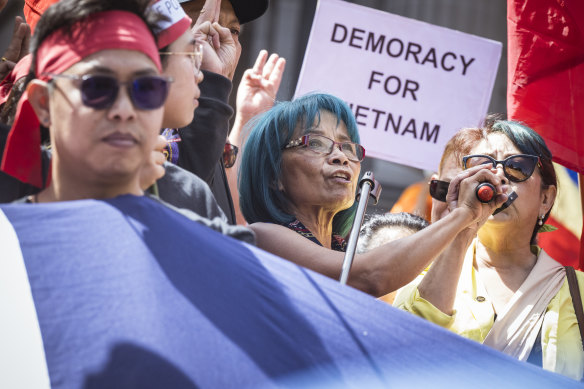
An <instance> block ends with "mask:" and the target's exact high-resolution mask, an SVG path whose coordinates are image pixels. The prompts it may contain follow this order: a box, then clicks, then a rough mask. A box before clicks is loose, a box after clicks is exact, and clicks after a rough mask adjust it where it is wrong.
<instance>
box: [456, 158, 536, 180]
mask: <svg viewBox="0 0 584 389" xmlns="http://www.w3.org/2000/svg"><path fill="white" fill-rule="evenodd" d="M484 164H492V165H493V168H495V169H496V168H497V165H498V164H501V165H503V173H504V174H505V177H507V178H508V179H509V181H512V182H522V181H525V180H527V179H528V178H529V177H531V175H532V174H533V171H534V170H535V167H536V166H537V165H538V164H539V157H538V156H536V155H529V154H516V155H512V156H510V157H508V158H505V159H504V160H502V161H497V160H496V159H494V158H493V157H490V156H488V155H467V156H466V157H463V158H462V166H463V167H464V168H465V169H468V168H471V167H473V166H478V165H484Z"/></svg>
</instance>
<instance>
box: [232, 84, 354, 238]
mask: <svg viewBox="0 0 584 389" xmlns="http://www.w3.org/2000/svg"><path fill="white" fill-rule="evenodd" d="M320 111H328V112H330V113H332V114H333V115H334V116H336V118H337V124H338V123H341V122H343V123H344V124H345V126H346V127H347V132H348V134H349V137H350V138H351V141H352V142H355V143H359V132H358V130H357V123H356V122H355V118H354V117H353V113H352V112H351V109H350V108H349V106H348V105H347V104H346V103H345V102H344V101H342V100H341V99H339V98H338V97H335V96H332V95H329V94H324V93H313V94H308V95H305V96H302V97H299V98H297V99H296V100H293V101H285V102H280V103H277V104H276V105H274V107H273V108H272V109H270V110H269V111H268V112H266V113H264V114H263V115H261V116H260V117H258V118H256V119H255V120H254V121H253V123H252V124H251V126H252V129H251V131H250V134H249V137H248V138H247V141H246V143H245V147H244V150H243V154H242V156H241V166H240V170H239V177H238V187H239V204H240V207H241V211H242V213H243V216H244V217H245V219H246V220H247V222H248V223H256V222H268V223H278V224H283V223H289V222H291V221H293V220H294V219H296V217H295V216H294V215H292V214H290V213H288V211H287V209H288V206H287V204H288V199H287V198H286V196H285V195H284V193H282V192H281V191H280V190H279V189H278V180H279V178H280V175H281V174H282V149H283V148H284V146H285V145H287V144H288V142H290V140H291V139H292V136H293V135H294V130H295V129H296V128H297V127H298V126H299V127H300V128H302V129H303V133H306V132H307V131H308V129H309V128H311V127H312V125H313V123H315V121H316V122H317V123H318V122H319V121H320ZM355 209H356V204H353V206H351V207H350V208H348V209H345V210H343V211H341V212H339V213H337V214H336V215H335V217H334V219H333V231H334V232H336V233H339V234H341V235H342V236H346V235H347V234H348V232H349V230H350V229H351V225H352V223H353V218H354V214H355Z"/></svg>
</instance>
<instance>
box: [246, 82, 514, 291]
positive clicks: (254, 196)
mask: <svg viewBox="0 0 584 389" xmlns="http://www.w3.org/2000/svg"><path fill="white" fill-rule="evenodd" d="M364 156H365V150H364V148H363V147H362V146H361V145H359V134H358V131H357V124H356V122H355V118H354V117H353V114H352V112H351V110H350V108H349V107H348V106H347V105H346V104H345V103H344V102H343V101H342V100H341V99H339V98H337V97H335V96H331V95H328V94H310V95H307V96H303V97H300V98H298V99H296V100H294V101H291V102H280V103H278V104H276V105H275V106H274V107H273V108H272V109H271V110H269V111H268V112H266V113H265V114H263V115H262V116H261V117H259V118H258V119H257V120H256V121H255V123H254V126H253V128H252V129H251V133H250V135H249V137H248V139H247V142H246V143H245V147H244V148H243V155H242V159H241V168H240V176H239V193H240V205H241V208H242V213H243V215H244V216H245V218H246V220H247V221H248V222H249V223H250V224H251V225H250V227H251V229H252V230H254V231H255V233H256V238H257V244H258V246H259V247H261V248H263V249H265V250H267V251H270V252H272V253H274V254H277V255H279V256H281V257H283V258H286V259H288V260H290V261H292V262H295V263H297V264H299V265H302V266H305V267H308V268H310V269H312V270H315V271H317V272H319V273H322V274H324V275H326V276H329V277H331V278H336V279H338V277H339V275H340V272H341V266H342V262H343V257H344V254H343V253H342V251H344V238H345V237H346V235H347V233H348V231H349V229H350V228H351V224H352V220H353V217H354V204H355V192H356V189H357V182H358V180H359V173H360V169H361V161H362V160H363V158H364ZM491 170H492V169H490V168H489V167H488V166H477V167H473V168H471V169H469V170H467V171H465V172H462V173H461V174H459V175H458V176H457V177H456V178H455V180H454V182H453V184H452V185H451V186H452V188H451V191H450V192H451V193H450V196H451V197H452V198H453V201H452V204H451V205H452V208H453V212H451V214H450V215H449V216H447V217H445V218H444V220H442V221H440V222H438V223H435V224H434V225H432V226H430V227H428V228H426V229H424V231H421V232H420V233H417V234H414V235H413V236H410V237H407V238H404V239H399V240H397V241H393V242H391V243H388V244H386V245H383V246H381V247H379V248H376V249H374V250H371V251H368V252H367V253H364V254H357V255H356V257H355V260H354V262H353V267H352V270H351V275H350V276H349V280H348V283H349V284H350V285H352V286H354V287H356V288H358V289H361V290H363V291H366V292H368V293H370V294H372V295H374V296H381V295H385V294H387V293H389V292H392V291H394V290H396V289H397V288H399V287H401V286H403V285H405V284H406V283H408V282H410V281H411V280H413V279H414V278H415V277H416V276H417V275H418V274H419V273H420V272H421V271H422V270H423V269H424V268H425V267H426V266H427V265H428V263H429V262H430V261H431V260H432V259H433V258H434V257H435V256H436V255H437V254H438V253H440V251H442V250H443V249H444V248H445V247H446V246H447V245H448V243H450V241H451V240H452V239H453V238H454V237H455V236H456V235H457V234H458V233H459V232H460V231H462V230H463V229H465V228H467V227H468V226H469V225H471V224H474V223H477V222H480V221H481V220H483V219H484V218H486V217H488V215H490V214H491V213H492V212H493V210H494V209H495V207H496V206H497V205H500V204H501V203H502V202H503V201H505V200H506V196H505V195H500V196H498V198H497V201H496V202H495V203H489V204H481V203H480V202H478V200H476V198H475V196H474V187H476V185H477V184H478V183H479V182H481V181H490V182H492V183H493V184H495V185H496V186H497V191H498V192H499V193H504V188H503V187H502V185H500V184H499V183H497V182H496V176H495V175H494V173H493V172H492V171H491ZM454 208H456V209H454Z"/></svg>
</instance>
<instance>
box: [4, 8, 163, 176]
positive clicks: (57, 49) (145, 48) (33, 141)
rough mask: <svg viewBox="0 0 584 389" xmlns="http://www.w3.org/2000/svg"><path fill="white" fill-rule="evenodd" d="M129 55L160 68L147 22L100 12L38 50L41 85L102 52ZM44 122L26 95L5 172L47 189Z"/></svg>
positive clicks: (131, 15) (119, 13) (59, 32)
mask: <svg viewBox="0 0 584 389" xmlns="http://www.w3.org/2000/svg"><path fill="white" fill-rule="evenodd" d="M110 49H122V50H123V49H125V50H134V51H139V52H142V53H144V54H146V55H147V56H148V57H149V58H150V59H151V60H152V62H154V64H155V65H156V67H157V68H158V70H160V69H161V66H160V56H159V54H158V48H157V47H156V43H155V41H154V38H153V37H152V34H151V32H150V30H149V29H148V27H147V26H146V24H145V23H144V21H143V20H142V19H141V18H140V17H139V16H138V15H136V14H134V13H131V12H126V11H105V12H98V13H95V14H93V15H91V16H89V17H88V18H87V19H84V20H83V21H80V22H77V23H76V24H74V25H73V27H72V28H71V35H68V34H66V33H65V32H64V30H63V29H60V30H57V31H55V32H54V33H52V34H51V35H49V36H48V37H47V38H46V39H45V40H44V41H43V43H42V44H41V45H40V47H39V48H38V50H37V53H36V54H37V56H36V58H37V63H36V65H37V66H36V75H37V79H40V80H45V81H46V80H48V79H49V78H50V77H49V76H46V75H45V73H57V74H59V73H62V72H64V71H65V70H67V69H69V68H70V67H71V66H73V65H74V64H76V63H78V62H79V61H81V60H82V59H83V58H85V57H88V56H89V55H91V54H94V53H96V52H98V51H102V50H110ZM39 126H40V123H39V120H38V118H37V116H36V114H35V112H34V110H33V108H32V106H31V105H30V102H29V101H28V93H27V92H25V93H24V94H23V95H22V97H21V99H20V101H19V103H18V108H17V112H16V118H15V121H14V124H13V125H12V129H11V130H10V134H9V135H8V139H7V141H6V147H5V149H4V156H3V159H2V166H1V170H3V171H4V172H6V173H7V174H9V175H11V176H13V177H16V178H18V179H19V180H20V181H23V182H26V183H30V184H32V185H34V186H36V187H39V188H42V187H43V180H42V165H41V148H40V146H41V137H40V128H39Z"/></svg>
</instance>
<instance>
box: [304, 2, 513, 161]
mask: <svg viewBox="0 0 584 389" xmlns="http://www.w3.org/2000/svg"><path fill="white" fill-rule="evenodd" d="M501 49H502V45H501V43H500V42H495V41H492V40H488V39H484V38H480V37H476V36H473V35H469V34H465V33H461V32H458V31H454V30H450V29H447V28H444V27H438V26H434V25H431V24H428V23H424V22H420V21H417V20H412V19H408V18H405V17H401V16H397V15H392V14H389V13H387V12H383V11H379V10H374V9H371V8H367V7H363V6H360V5H355V4H351V3H347V2H344V1H339V0H320V1H319V3H318V6H317V9H316V14H315V16H314V21H313V24H312V29H311V32H310V38H309V40H308V46H307V48H306V53H305V55H304V62H303V64H302V70H301V72H300V77H299V79H298V85H297V86H296V92H295V96H301V95H303V94H306V93H308V92H313V91H319V92H326V93H331V94H333V95H336V96H338V97H340V98H342V99H343V100H345V101H346V102H347V103H348V104H349V105H350V106H351V109H352V111H353V113H354V114H355V118H356V119H357V123H358V125H359V134H360V136H361V143H362V144H363V146H364V147H365V149H366V153H367V155H368V156H373V157H376V158H381V159H385V160H388V161H392V162H397V163H401V164H405V165H410V166H414V167H417V168H421V169H428V170H436V168H437V166H438V162H439V161H440V157H441V155H442V151H443V149H444V144H445V143H446V142H447V141H448V140H449V139H450V137H451V136H452V135H453V134H454V133H455V132H456V131H457V130H459V129H460V128H462V127H468V126H477V125H478V124H479V123H480V121H481V120H482V119H483V118H484V117H485V115H486V113H487V109H488V105H489V100H490V98H491V92H492V90H493V84H494V82H495V75H496V72H497V66H498V65H499V60H500V58H501Z"/></svg>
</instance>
